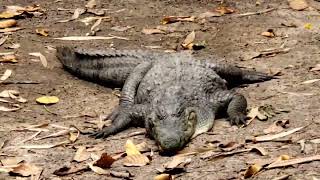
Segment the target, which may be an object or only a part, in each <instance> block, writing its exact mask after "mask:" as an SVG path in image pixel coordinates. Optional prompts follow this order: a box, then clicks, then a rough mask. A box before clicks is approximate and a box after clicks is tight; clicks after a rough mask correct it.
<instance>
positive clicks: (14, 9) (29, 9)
mask: <svg viewBox="0 0 320 180" xmlns="http://www.w3.org/2000/svg"><path fill="white" fill-rule="evenodd" d="M40 9H41V8H40V7H39V6H38V5H33V6H25V7H22V6H6V8H5V10H4V11H3V12H1V13H0V19H1V18H4V19H8V18H13V17H16V16H20V15H22V14H24V13H28V14H32V15H36V14H37V13H40V12H35V11H38V10H40Z"/></svg>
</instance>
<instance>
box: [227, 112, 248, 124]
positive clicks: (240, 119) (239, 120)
mask: <svg viewBox="0 0 320 180" xmlns="http://www.w3.org/2000/svg"><path fill="white" fill-rule="evenodd" d="M247 119H248V117H247V116H246V115H244V114H238V115H236V116H232V117H229V118H228V120H229V121H230V124H231V125H237V126H240V125H242V124H244V125H246V123H247Z"/></svg>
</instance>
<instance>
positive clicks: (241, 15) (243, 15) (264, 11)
mask: <svg viewBox="0 0 320 180" xmlns="http://www.w3.org/2000/svg"><path fill="white" fill-rule="evenodd" d="M276 9H277V8H269V9H265V10H261V11H257V12H248V13H243V14H237V15H235V16H236V17H246V16H252V15H260V14H264V13H268V12H271V11H274V10H276Z"/></svg>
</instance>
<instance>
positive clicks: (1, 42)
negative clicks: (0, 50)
mask: <svg viewBox="0 0 320 180" xmlns="http://www.w3.org/2000/svg"><path fill="white" fill-rule="evenodd" d="M8 37H9V36H3V37H2V38H1V39H0V46H1V45H2V44H3V43H5V42H6V40H7V39H8Z"/></svg>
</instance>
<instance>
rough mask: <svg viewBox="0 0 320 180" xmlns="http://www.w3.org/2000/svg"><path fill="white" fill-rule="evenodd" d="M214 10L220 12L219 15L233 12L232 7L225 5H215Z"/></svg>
mask: <svg viewBox="0 0 320 180" xmlns="http://www.w3.org/2000/svg"><path fill="white" fill-rule="evenodd" d="M214 11H216V12H218V13H220V14H221V15H225V14H232V13H234V9H232V8H230V7H225V6H220V7H217V8H216V9H214Z"/></svg>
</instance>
